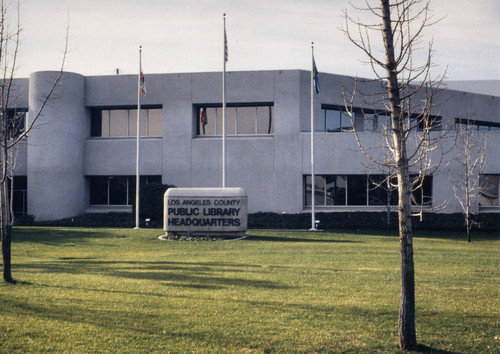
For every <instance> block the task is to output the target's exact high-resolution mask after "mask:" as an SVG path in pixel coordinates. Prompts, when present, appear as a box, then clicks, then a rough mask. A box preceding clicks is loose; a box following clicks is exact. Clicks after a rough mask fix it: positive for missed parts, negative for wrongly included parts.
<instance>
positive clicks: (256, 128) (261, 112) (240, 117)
mask: <svg viewBox="0 0 500 354" xmlns="http://www.w3.org/2000/svg"><path fill="white" fill-rule="evenodd" d="M194 112H195V119H196V122H197V123H196V130H197V135H200V136H210V135H222V118H223V107H222V104H212V105H195V106H194ZM273 115H274V105H273V104H272V103H251V104H227V106H226V134H227V135H257V134H262V135H269V134H273V132H274V122H273Z"/></svg>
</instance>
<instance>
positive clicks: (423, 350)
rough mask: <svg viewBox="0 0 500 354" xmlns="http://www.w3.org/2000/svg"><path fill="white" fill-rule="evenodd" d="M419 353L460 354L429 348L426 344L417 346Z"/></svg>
mask: <svg viewBox="0 0 500 354" xmlns="http://www.w3.org/2000/svg"><path fill="white" fill-rule="evenodd" d="M417 352H418V353H447V354H458V352H454V351H450V350H443V349H437V348H433V347H429V346H427V345H424V344H418V345H417Z"/></svg>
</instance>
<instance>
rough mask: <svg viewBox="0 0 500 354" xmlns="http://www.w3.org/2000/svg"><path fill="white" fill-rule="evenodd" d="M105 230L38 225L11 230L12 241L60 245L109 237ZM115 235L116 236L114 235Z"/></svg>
mask: <svg viewBox="0 0 500 354" xmlns="http://www.w3.org/2000/svg"><path fill="white" fill-rule="evenodd" d="M110 237H112V236H110V235H109V233H107V232H106V231H104V230H103V231H102V232H100V231H90V230H88V229H85V230H79V229H77V228H75V229H54V228H46V229H45V228H40V227H33V228H30V227H16V228H14V229H13V232H12V241H13V242H34V243H40V244H45V245H51V246H56V245H61V244H66V243H74V242H84V241H85V240H88V239H96V238H110ZM115 237H116V236H115Z"/></svg>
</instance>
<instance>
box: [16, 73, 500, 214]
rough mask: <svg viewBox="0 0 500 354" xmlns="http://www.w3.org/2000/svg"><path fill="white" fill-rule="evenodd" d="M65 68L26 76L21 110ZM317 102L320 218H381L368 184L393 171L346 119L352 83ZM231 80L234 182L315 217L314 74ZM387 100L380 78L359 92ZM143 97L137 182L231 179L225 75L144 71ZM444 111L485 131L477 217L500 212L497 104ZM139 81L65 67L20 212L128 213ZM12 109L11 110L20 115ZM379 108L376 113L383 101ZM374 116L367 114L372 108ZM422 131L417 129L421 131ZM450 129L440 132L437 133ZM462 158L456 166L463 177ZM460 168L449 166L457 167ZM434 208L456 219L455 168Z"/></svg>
mask: <svg viewBox="0 0 500 354" xmlns="http://www.w3.org/2000/svg"><path fill="white" fill-rule="evenodd" d="M56 74H57V73H54V72H36V73H34V74H32V75H31V76H30V77H29V78H28V79H18V80H16V86H17V88H18V89H19V90H18V93H19V94H18V97H19V98H18V100H17V103H16V105H17V108H18V109H20V110H24V111H26V112H27V113H28V114H27V117H26V120H27V122H29V119H30V115H31V114H30V113H31V112H34V111H36V110H37V109H38V106H39V104H40V103H39V102H40V98H41V97H43V95H44V94H45V93H46V91H47V90H48V89H49V87H50V83H51V82H53V79H54V77H55V76H56ZM320 82H321V91H320V93H319V94H317V95H315V98H314V119H315V130H316V132H315V174H316V178H315V181H316V183H315V185H316V186H315V193H316V194H315V200H316V210H317V211H332V212H335V211H384V210H385V208H386V207H385V206H384V204H386V202H387V198H386V199H385V201H384V200H383V199H384V196H383V194H384V193H382V191H381V190H379V189H377V188H375V187H374V185H373V183H372V181H375V180H377V178H382V177H381V176H382V175H384V174H385V173H386V171H382V170H380V171H377V170H374V169H372V168H368V167H367V162H368V161H367V160H366V158H365V157H364V156H363V154H362V153H361V152H360V151H359V148H358V146H357V143H356V141H355V138H354V134H353V133H352V124H351V122H350V119H349V118H348V117H347V115H346V114H345V112H344V111H345V108H344V107H345V104H344V98H343V95H342V89H341V84H342V82H344V83H348V82H351V83H352V79H351V78H349V77H346V76H339V75H332V74H326V73H320ZM226 83H227V96H226V102H227V115H226V116H227V143H226V144H227V145H226V146H227V147H226V149H227V163H226V174H227V177H226V178H227V180H226V185H227V187H243V188H244V189H245V190H246V191H247V194H248V211H249V213H255V212H259V211H264V212H267V211H270V212H276V213H302V212H310V210H311V205H310V204H311V190H312V188H311V178H310V175H311V167H310V166H311V161H310V73H309V72H307V71H301V70H283V71H256V72H229V73H227V77H226ZM363 85H364V87H363V90H364V91H365V92H367V91H368V92H370V91H371V92H377V90H379V88H380V85H378V84H377V83H373V82H372V83H366V84H363ZM146 86H147V95H146V96H144V97H143V98H142V99H141V105H142V113H141V116H142V120H141V135H142V138H141V166H140V175H141V183H142V184H144V183H148V182H152V181H157V182H159V181H161V182H163V183H164V184H173V185H176V186H178V187H220V186H221V184H222V155H221V150H222V143H221V140H222V139H221V127H222V109H221V107H222V90H221V86H222V78H221V74H220V73H179V74H151V75H146ZM442 96H446V100H443V103H442V105H441V106H440V107H438V109H437V110H436V112H433V114H434V113H435V115H436V116H437V117H439V119H440V120H441V121H442V122H443V123H444V125H443V127H442V129H449V130H450V131H453V130H454V129H456V127H457V126H459V125H460V123H461V122H463V121H462V120H461V119H463V118H465V117H466V114H467V112H472V113H473V114H474V118H473V119H474V120H473V122H472V124H474V127H477V130H478V134H479V135H481V136H482V135H484V134H487V135H488V138H487V139H488V144H487V151H486V165H485V167H484V169H483V171H481V172H480V173H481V178H482V183H483V188H482V195H481V197H480V198H479V200H476V201H475V203H476V206H479V210H480V211H488V212H491V211H494V212H500V208H499V185H500V183H499V179H500V163H499V158H498V155H497V151H498V149H499V148H500V114H499V113H500V97H498V96H487V95H478V94H470V93H465V92H460V91H452V90H443V91H442ZM136 107H137V76H136V75H116V76H87V77H84V76H82V75H79V74H75V73H64V75H63V77H62V80H61V82H60V84H59V86H58V87H57V88H56V91H55V92H54V95H53V98H52V99H51V100H50V102H49V104H48V105H47V106H46V107H45V109H44V111H43V114H42V116H41V117H40V119H39V120H38V121H37V122H36V125H35V129H33V130H32V131H31V132H30V133H29V137H28V138H27V140H26V141H25V142H24V144H22V145H21V146H20V147H19V151H18V152H17V158H16V166H15V172H14V174H15V180H14V199H15V210H16V213H17V214H18V215H19V214H23V213H24V214H26V213H27V214H30V215H33V216H34V217H35V219H36V220H53V219H60V218H66V217H73V216H76V215H79V214H82V213H88V212H111V211H113V212H117V211H125V212H131V211H132V204H133V201H134V193H135V156H136V145H135V144H136V141H135V135H136V115H137V111H136ZM12 108H14V107H12ZM373 108H374V107H366V106H364V105H363V103H361V100H357V101H355V103H354V109H355V124H356V128H358V131H359V132H360V134H361V135H362V136H363V139H364V141H365V142H368V143H370V142H371V143H372V144H378V141H379V137H378V134H377V133H376V131H377V130H379V129H381V127H382V126H383V119H384V115H383V114H381V113H380V111H379V112H378V113H379V114H378V116H376V115H374V114H373V112H374V111H373V110H371V109H373ZM375 108H378V109H380V107H375ZM370 112H371V113H370ZM416 129H417V130H418V128H416ZM440 129H441V128H440ZM457 168H458V165H457V164H456V163H455V162H452V163H451V164H450V165H449V166H448V167H447V169H448V172H452V171H453V169H457ZM452 173H453V172H452ZM424 194H425V196H426V201H427V207H431V206H436V205H441V204H442V203H443V202H444V201H447V202H448V203H447V204H446V207H445V208H444V209H442V210H440V212H442V213H452V212H458V211H460V209H459V206H458V203H457V202H456V201H455V200H454V198H453V190H452V186H451V184H450V180H449V173H441V174H439V175H434V176H429V178H427V179H426V182H425V183H424Z"/></svg>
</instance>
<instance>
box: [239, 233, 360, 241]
mask: <svg viewBox="0 0 500 354" xmlns="http://www.w3.org/2000/svg"><path fill="white" fill-rule="evenodd" d="M331 237H332V236H331V235H328V238H326V237H325V238H318V237H317V236H311V238H304V237H287V236H262V235H252V234H250V235H248V237H246V238H245V239H243V241H267V242H306V243H361V242H362V241H353V240H334V239H332V238H331Z"/></svg>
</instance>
